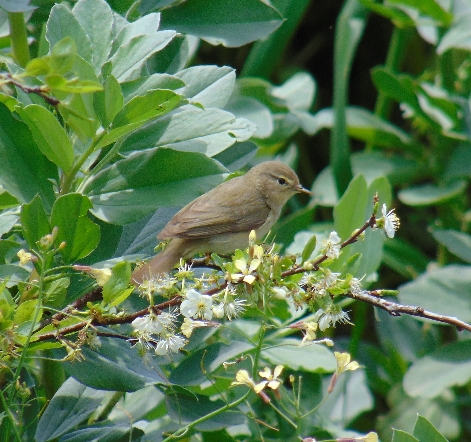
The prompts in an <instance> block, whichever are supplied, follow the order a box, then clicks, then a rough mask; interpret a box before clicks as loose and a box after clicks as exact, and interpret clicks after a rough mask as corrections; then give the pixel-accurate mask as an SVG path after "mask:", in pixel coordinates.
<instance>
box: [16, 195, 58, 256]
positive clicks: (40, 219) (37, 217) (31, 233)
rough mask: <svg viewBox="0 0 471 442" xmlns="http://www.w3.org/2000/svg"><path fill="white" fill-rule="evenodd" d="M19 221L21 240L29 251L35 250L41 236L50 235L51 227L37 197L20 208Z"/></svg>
mask: <svg viewBox="0 0 471 442" xmlns="http://www.w3.org/2000/svg"><path fill="white" fill-rule="evenodd" d="M20 220H21V226H22V228H23V238H24V239H25V240H26V242H27V243H28V246H29V247H30V248H31V249H33V248H34V249H35V248H36V242H37V241H39V240H40V239H41V238H42V237H43V236H45V235H47V234H49V233H51V227H50V225H49V220H48V219H47V215H46V212H45V210H44V207H43V204H42V202H41V198H39V196H37V195H36V196H35V197H34V198H33V200H32V201H31V202H30V203H29V204H23V205H22V206H21V214H20Z"/></svg>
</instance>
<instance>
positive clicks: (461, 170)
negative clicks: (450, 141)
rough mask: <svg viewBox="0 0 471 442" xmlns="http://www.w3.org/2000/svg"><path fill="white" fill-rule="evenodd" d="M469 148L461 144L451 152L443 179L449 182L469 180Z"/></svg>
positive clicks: (470, 161) (470, 172) (470, 175)
mask: <svg viewBox="0 0 471 442" xmlns="http://www.w3.org/2000/svg"><path fill="white" fill-rule="evenodd" d="M470 164H471V148H470V146H469V145H468V144H467V143H463V144H461V145H459V146H457V148H456V149H455V150H454V151H453V152H452V154H451V157H450V159H449V161H448V164H447V166H446V169H445V172H444V174H443V175H444V179H445V180H447V181H451V180H452V179H454V178H471V170H470V168H469V165H470Z"/></svg>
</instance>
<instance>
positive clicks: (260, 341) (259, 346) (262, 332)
mask: <svg viewBox="0 0 471 442" xmlns="http://www.w3.org/2000/svg"><path fill="white" fill-rule="evenodd" d="M265 332H266V329H265V324H264V323H262V326H261V327H260V337H259V339H258V343H257V347H255V353H254V359H253V369H252V377H254V378H255V376H256V375H257V370H258V361H259V359H260V353H261V352H262V344H263V338H264V336H265Z"/></svg>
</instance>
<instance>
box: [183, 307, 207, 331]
mask: <svg viewBox="0 0 471 442" xmlns="http://www.w3.org/2000/svg"><path fill="white" fill-rule="evenodd" d="M213 310H214V309H213ZM208 325H209V324H208V323H207V322H205V321H194V320H193V319H190V318H184V319H183V324H182V326H181V331H182V333H183V334H184V335H185V336H186V337H187V338H189V337H190V336H191V334H192V333H193V330H194V329H195V328H199V327H207V326H208Z"/></svg>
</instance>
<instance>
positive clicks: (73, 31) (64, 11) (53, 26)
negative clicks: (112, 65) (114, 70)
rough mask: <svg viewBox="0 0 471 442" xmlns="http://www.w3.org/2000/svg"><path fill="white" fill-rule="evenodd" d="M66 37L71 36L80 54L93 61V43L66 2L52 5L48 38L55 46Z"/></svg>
mask: <svg viewBox="0 0 471 442" xmlns="http://www.w3.org/2000/svg"><path fill="white" fill-rule="evenodd" d="M64 37H71V38H72V40H73V41H74V42H75V45H76V47H77V53H78V55H80V56H81V57H82V58H83V59H85V60H87V61H89V62H90V61H91V58H92V44H91V42H90V39H89V38H88V35H87V34H86V32H85V30H84V29H83V27H82V26H81V25H80V23H79V22H78V20H77V19H76V18H75V16H74V15H73V14H72V11H71V10H70V9H69V8H68V7H67V6H65V4H56V5H54V6H53V7H52V9H51V13H50V15H49V19H48V21H47V25H46V39H47V41H48V42H49V45H50V47H53V46H54V45H55V44H56V43H58V42H59V41H60V40H62V39H63V38H64Z"/></svg>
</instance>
